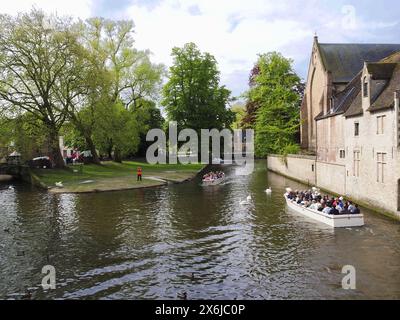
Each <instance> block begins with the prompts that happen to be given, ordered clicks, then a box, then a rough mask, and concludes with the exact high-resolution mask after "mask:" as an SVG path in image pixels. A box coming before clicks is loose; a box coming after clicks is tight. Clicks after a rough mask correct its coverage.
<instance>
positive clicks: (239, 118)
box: [231, 103, 246, 129]
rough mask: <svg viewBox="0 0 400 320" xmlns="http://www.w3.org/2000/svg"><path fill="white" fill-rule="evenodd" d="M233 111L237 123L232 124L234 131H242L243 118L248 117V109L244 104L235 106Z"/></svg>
mask: <svg viewBox="0 0 400 320" xmlns="http://www.w3.org/2000/svg"><path fill="white" fill-rule="evenodd" d="M231 111H232V112H233V113H234V114H235V121H234V122H233V123H232V129H242V128H243V127H242V122H243V118H244V117H245V115H246V107H245V106H244V105H242V104H239V103H237V104H234V105H233V106H232V107H231Z"/></svg>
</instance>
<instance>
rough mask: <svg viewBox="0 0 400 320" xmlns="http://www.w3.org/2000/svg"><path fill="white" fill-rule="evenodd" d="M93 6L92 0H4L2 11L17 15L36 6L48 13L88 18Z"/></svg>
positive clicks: (0, 10)
mask: <svg viewBox="0 0 400 320" xmlns="http://www.w3.org/2000/svg"><path fill="white" fill-rule="evenodd" d="M91 6H92V0H14V1H2V2H1V8H0V12H1V13H8V14H12V15H15V14H17V13H20V12H26V11H29V10H30V9H31V8H32V7H36V8H40V9H42V10H43V11H45V12H47V13H57V14H59V15H71V16H76V17H81V18H88V17H90V15H91Z"/></svg>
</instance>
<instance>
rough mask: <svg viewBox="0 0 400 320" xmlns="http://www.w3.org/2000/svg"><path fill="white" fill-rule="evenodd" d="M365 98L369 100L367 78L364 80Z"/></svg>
mask: <svg viewBox="0 0 400 320" xmlns="http://www.w3.org/2000/svg"><path fill="white" fill-rule="evenodd" d="M363 97H364V98H368V81H367V77H364V80H363Z"/></svg>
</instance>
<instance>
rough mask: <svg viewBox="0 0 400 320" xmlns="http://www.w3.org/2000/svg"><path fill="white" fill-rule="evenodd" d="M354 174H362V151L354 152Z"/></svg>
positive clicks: (356, 175) (355, 175)
mask: <svg viewBox="0 0 400 320" xmlns="http://www.w3.org/2000/svg"><path fill="white" fill-rule="evenodd" d="M353 176H354V177H359V176H360V151H354V153H353Z"/></svg>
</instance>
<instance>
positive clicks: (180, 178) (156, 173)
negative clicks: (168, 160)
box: [33, 161, 205, 193]
mask: <svg viewBox="0 0 400 320" xmlns="http://www.w3.org/2000/svg"><path fill="white" fill-rule="evenodd" d="M139 166H140V167H142V170H143V178H142V181H136V169H137V167H139ZM204 167H205V166H204V165H203V164H188V165H182V164H156V165H151V164H148V163H145V162H136V161H124V162H123V163H115V162H111V161H107V162H102V165H94V164H89V165H82V166H80V165H79V166H69V167H68V168H67V169H64V170H50V169H35V170H33V174H34V175H35V176H36V177H37V178H38V181H39V183H40V185H42V186H44V187H45V188H47V189H48V190H49V192H52V193H91V192H105V191H118V190H129V189H138V188H150V187H159V186H162V185H165V184H167V183H169V182H172V183H181V182H184V181H187V180H191V179H193V178H194V177H195V176H196V175H197V174H198V173H199V172H200V171H201V170H203V169H204ZM57 182H62V187H57V186H56V183H57Z"/></svg>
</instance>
